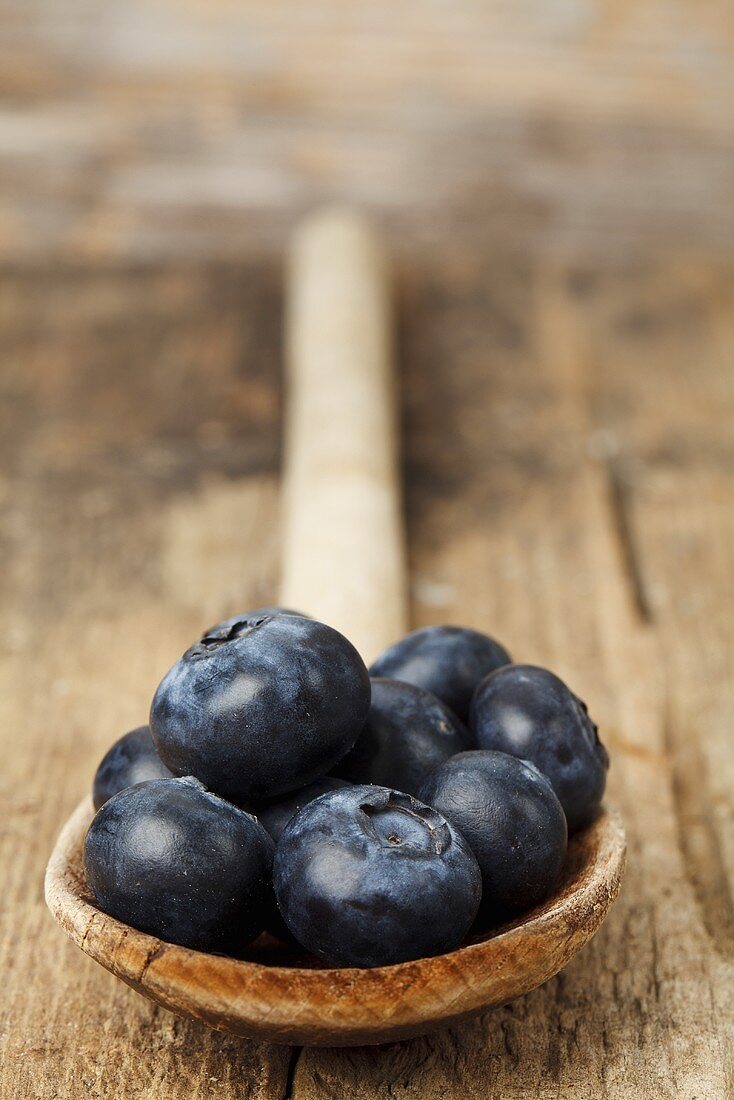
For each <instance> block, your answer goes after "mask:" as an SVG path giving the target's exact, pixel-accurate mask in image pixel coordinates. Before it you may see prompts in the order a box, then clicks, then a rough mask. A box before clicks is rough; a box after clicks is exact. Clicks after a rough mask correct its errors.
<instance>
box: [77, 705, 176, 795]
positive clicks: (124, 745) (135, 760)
mask: <svg viewBox="0 0 734 1100" xmlns="http://www.w3.org/2000/svg"><path fill="white" fill-rule="evenodd" d="M171 774H172V773H171V772H170V771H169V770H168V768H167V767H166V765H165V764H164V763H163V762H162V761H161V759H160V757H159V756H158V753H157V752H156V749H155V745H154V744H153V739H152V737H151V736H150V726H138V728H137V729H134V730H130V732H129V733H126V734H125V735H124V736H123V737H120V738H119V740H118V741H115V743H114V745H113V746H112V747H111V748H110V749H108V750H107V752H106V753H105V755H104V756H103V757H102V760H101V761H100V765H99V767H98V768H97V771H96V772H95V775H94V783H93V784H92V798H93V800H94V808H95V810H98V809H99V808H100V806H103V805H104V803H105V802H106V801H107V799H108V798H112V795H113V794H117V792H118V791H122V790H124V789H125V787H133V786H134V785H135V784H136V783H145V782H147V780H149V779H170V778H171Z"/></svg>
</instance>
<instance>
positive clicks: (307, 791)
mask: <svg viewBox="0 0 734 1100" xmlns="http://www.w3.org/2000/svg"><path fill="white" fill-rule="evenodd" d="M348 786H349V784H348V783H347V782H346V781H345V780H344V779H335V778H332V777H331V776H329V775H326V776H324V778H323V779H317V780H316V782H315V783H309V785H308V786H307V787H301V788H300V790H297V791H291V793H290V794H287V795H285V796H284V797H283V798H278V799H276V801H275V802H263V803H258V804H256V805H254V806H253V807H252V812H253V813H254V814H255V815H256V817H257V819H258V821H259V822H260V823H261V824H262V825H264V826H265V828H266V829H267V830H268V832H269V833H270V835H271V837H272V838H273V840H274V841H275V843H276V844H277V843H278V841H279V840H280V838H281V836H282V833H283V830H284V829H285V827H286V825H287V824H288V822H289V821H290V819H291V818H292V817H295V815H296V814H297V813H298V812H299V810H302V809H303V807H304V806H307V805H308V803H309V802H313V800H314V798H319V797H320V795H322V794H326V793H327V792H328V791H338V790H339V788H340V787H348Z"/></svg>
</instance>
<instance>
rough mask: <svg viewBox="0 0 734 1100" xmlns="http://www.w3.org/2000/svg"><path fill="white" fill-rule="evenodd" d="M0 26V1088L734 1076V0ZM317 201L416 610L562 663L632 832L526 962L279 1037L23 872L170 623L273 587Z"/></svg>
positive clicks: (666, 1082)
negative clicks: (286, 352)
mask: <svg viewBox="0 0 734 1100" xmlns="http://www.w3.org/2000/svg"><path fill="white" fill-rule="evenodd" d="M0 21H1V22H2V30H3V33H2V35H0V95H1V96H2V104H1V109H0V238H1V240H2V257H1V260H2V264H3V265H4V268H3V271H2V272H0V345H1V346H2V370H1V371H0V397H2V400H1V401H0V427H1V428H2V430H0V462H1V463H2V478H0V509H1V512H0V515H1V518H2V523H1V524H0V545H1V546H2V552H3V569H2V570H0V597H1V598H2V601H3V610H4V617H3V622H4V630H3V633H2V637H1V638H0V647H1V649H0V655H1V657H2V661H1V663H0V715H1V716H2V721H1V722H0V746H1V747H2V761H3V769H2V775H0V800H1V802H2V824H1V825H0V867H2V869H3V875H4V878H3V890H2V891H1V892H0V911H1V916H2V919H1V920H0V972H1V973H2V979H3V988H2V996H0V1043H1V1044H2V1059H3V1064H2V1069H1V1070H0V1096H1V1097H2V1098H3V1100H18V1098H21V1100H25V1098H29V1100H36V1098H38V1097H40V1098H42V1100H46V1098H49V1100H50V1098H55V1097H59V1098H62V1100H76V1098H77V1097H78V1096H80V1095H88V1096H90V1097H93V1098H102V1097H109V1096H111V1095H115V1096H120V1097H122V1098H127V1097H146V1098H148V1097H152V1098H157V1097H160V1098H161V1100H163V1098H166V1100H169V1098H178V1097H184V1096H192V1095H193V1096H197V1097H198V1096H201V1097H217V1098H220V1097H222V1098H225V1100H230V1098H231V1100H235V1098H236V1100H240V1098H241V1097H243V1096H247V1097H257V1098H262V1100H276V1098H278V1100H280V1098H282V1097H285V1096H288V1097H299V1098H301V1100H305V1098H308V1100H312V1098H313V1100H315V1098H319V1100H320V1098H325V1097H339V1098H340V1100H348V1098H351V1097H355V1098H359V1100H366V1098H370V1097H386V1096H391V1095H392V1096H398V1097H401V1098H403V1100H410V1098H416V1100H418V1098H420V1100H432V1098H434V1097H435V1098H439V1097H440V1098H441V1100H445V1098H446V1097H456V1098H457V1100H458V1098H463V1097H477V1098H479V1097H481V1098H485V1097H487V1096H489V1095H492V1096H498V1097H508V1098H513V1097H518V1098H519V1097H542V1098H544V1100H545V1098H546V1097H547V1098H550V1097H553V1098H555V1097H557V1096H558V1095H559V1094H560V1095H563V1096H564V1097H567V1098H572V1100H577V1098H578V1100H588V1098H589V1097H596V1096H607V1097H612V1098H615V1100H616V1098H619V1100H627V1098H629V1097H635V1098H636V1097H654V1098H658V1097H670V1098H671V1100H672V1098H676V1100H677V1098H679V1097H682V1098H685V1100H693V1098H694V1097H695V1098H699V1100H700V1098H701V1097H706V1098H708V1097H713V1098H716V1100H718V1098H719V1097H722V1098H725V1097H728V1096H731V1095H732V1091H733V1090H734V1064H733V1062H732V1049H731V1041H730V1036H731V1033H732V1029H733V1028H734V1003H733V1000H734V969H733V964H732V955H731V947H730V944H731V935H730V932H729V929H730V927H731V917H730V914H731V911H732V907H731V897H732V824H731V823H732V816H733V813H734V810H733V809H732V794H731V792H732V789H734V786H733V785H732V782H731V775H732V767H734V754H733V753H732V750H731V739H730V736H729V729H730V714H731V709H732V702H734V700H732V683H734V677H732V662H731V651H732V634H731V631H732V623H733V622H734V613H733V612H734V606H733V605H734V597H733V595H732V588H731V578H732V576H734V538H733V537H732V535H733V534H734V533H733V532H732V519H731V517H732V509H731V500H732V496H733V493H734V444H733V442H732V433H731V418H732V411H733V406H734V385H733V384H732V377H731V362H732V354H733V352H734V334H733V333H732V317H734V231H733V223H732V204H731V201H730V197H731V186H732V179H734V157H733V153H732V129H731V102H732V99H733V96H732V81H733V80H734V65H732V40H733V31H732V24H731V17H730V14H729V12H728V10H727V9H726V7H725V6H724V5H721V4H716V3H710V2H706V0H703V2H701V3H696V4H694V3H692V2H690V0H683V2H681V3H676V4H671V3H666V2H663V0H641V2H640V3H638V4H630V3H625V2H622V0H594V2H592V0H588V2H587V0H583V2H581V3H578V4H573V5H571V4H564V5H548V4H546V3H541V2H540V0H538V2H535V0H533V2H529V3H524V4H520V5H512V4H485V5H481V4H477V5H470V4H468V3H465V2H459V3H455V4H433V5H425V4H420V5H418V4H414V3H407V4H404V5H395V4H387V3H382V2H380V3H376V4H370V5H357V4H354V3H351V2H344V3H342V2H339V3H336V2H334V3H326V0H318V2H317V3H316V4H311V5H303V4H297V3H295V2H293V3H286V4H284V5H280V4H279V5H272V4H271V5H264V4H262V3H256V2H254V0H253V2H246V3H243V4H231V3H228V2H227V0H218V2H217V3H212V4H207V5H203V4H201V3H198V2H192V3H188V4H186V5H184V4H182V3H180V2H179V0H172V2H168V0H154V2H152V3H145V4H143V3H131V4H128V5H125V6H124V7H122V8H119V9H115V11H114V13H113V12H112V11H111V9H110V10H109V11H108V10H107V9H103V7H100V6H95V5H90V4H88V3H82V0H69V2H68V3H66V4H64V5H56V6H53V5H48V4H42V3H40V2H28V3H24V4H22V5H21V4H20V3H19V0H0ZM334 197H337V198H346V199H350V200H363V201H364V202H365V203H366V204H367V205H368V206H369V207H370V208H371V209H372V210H373V211H374V212H375V213H376V214H377V215H378V217H379V218H380V220H381V222H382V223H383V225H384V227H385V229H386V231H387V239H388V244H389V247H390V248H391V250H393V251H394V252H395V253H396V254H397V255H398V258H399V264H400V269H399V279H398V287H399V292H400V310H399V334H400V356H399V361H400V363H401V367H402V378H401V383H402V391H403V427H404V439H405V450H404V468H405V473H406V505H407V510H408V516H409V554H410V574H411V581H412V608H411V612H412V619H413V623H414V624H415V625H419V624H422V623H428V622H431V621H441V620H449V619H452V620H454V621H464V622H467V623H468V624H469V625H475V626H479V627H484V628H486V629H489V630H490V631H493V632H496V633H497V634H498V636H499V637H501V638H502V639H503V640H505V641H506V642H507V644H508V645H509V646H510V647H511V648H512V649H513V652H515V653H516V654H517V655H519V656H523V657H525V658H527V659H529V660H537V661H540V662H546V663H549V664H551V665H552V666H553V667H555V668H557V669H558V671H559V672H561V674H562V675H565V676H566V677H567V678H568V679H569V681H570V682H571V684H572V685H573V686H574V687H575V688H576V689H577V690H579V692H580V693H581V694H582V695H584V696H585V697H586V698H588V700H589V702H590V704H591V705H592V710H593V711H594V712H595V714H596V717H597V720H598V721H599V722H600V725H601V727H602V732H603V734H604V736H605V740H606V741H607V743H608V744H609V747H610V750H611V753H612V770H611V773H610V785H611V798H612V799H613V800H614V802H615V803H617V804H619V805H621V807H622V810H623V814H624V818H625V823H626V825H627V828H628V834H629V841H630V858H629V869H628V873H627V877H626V880H625V886H624V889H623V891H622V894H621V896H620V899H619V901H618V903H617V905H616V906H615V910H614V912H613V913H612V915H611V916H610V919H609V921H608V923H607V925H606V927H605V929H604V930H603V931H602V933H601V934H600V936H599V937H598V938H597V940H596V941H595V942H594V943H593V944H591V945H590V946H589V947H588V948H587V949H585V950H584V951H583V952H582V953H581V955H580V956H579V958H578V959H577V960H576V961H574V962H573V963H572V964H571V965H570V966H569V967H568V968H567V970H566V971H565V972H564V974H563V975H562V976H560V977H558V978H556V979H553V980H552V981H551V982H549V983H548V984H547V985H546V986H544V987H543V988H542V989H541V990H538V991H537V992H535V993H533V994H531V995H529V996H528V997H526V998H523V999H522V1000H521V1001H518V1002H515V1003H514V1004H513V1005H511V1006H508V1008H507V1009H504V1010H501V1011H500V1012H497V1013H492V1014H488V1015H487V1016H486V1017H481V1018H479V1019H478V1020H476V1021H474V1022H471V1023H469V1024H462V1025H461V1026H459V1027H456V1028H452V1029H449V1030H448V1031H447V1032H445V1033H444V1034H442V1035H438V1036H433V1037H430V1038H427V1039H424V1040H413V1041H410V1042H407V1043H402V1044H395V1045H392V1046H389V1047H387V1048H381V1049H372V1050H368V1049H360V1048H356V1049H354V1050H351V1051H333V1052H330V1051H318V1052H317V1051H310V1052H306V1053H303V1054H302V1055H300V1056H299V1055H298V1052H295V1053H294V1055H293V1057H292V1058H289V1056H288V1055H287V1054H286V1053H284V1052H283V1051H282V1050H279V1049H278V1048H276V1047H272V1046H268V1045H267V1044H259V1043H249V1042H239V1041H237V1040H234V1039H229V1038H227V1037H226V1036H221V1035H217V1034H214V1033H212V1032H210V1031H208V1030H207V1029H205V1028H203V1027H198V1026H197V1025H194V1024H186V1023H182V1022H181V1021H178V1020H176V1019H175V1018H174V1017H172V1016H171V1015H170V1014H168V1013H165V1012H163V1011H159V1010H157V1009H155V1008H153V1007H151V1006H149V1005H147V1004H145V1003H144V1002H143V1001H142V999H141V998H139V997H137V996H136V995H135V994H134V993H133V992H132V991H128V990H126V989H125V988H124V987H122V986H121V984H120V983H119V982H116V981H114V980H113V979H112V978H108V976H106V975H105V974H104V973H103V972H102V971H101V970H100V968H99V967H97V966H96V964H94V963H93V962H91V960H89V961H88V960H86V959H85V958H84V957H83V956H82V955H81V954H80V952H79V951H77V950H76V949H75V948H73V946H72V945H70V944H67V943H65V942H64V940H63V938H62V937H60V936H59V934H58V931H57V929H56V928H55V927H54V925H53V923H52V922H51V920H50V919H49V918H48V916H47V914H46V912H45V908H44V906H43V902H42V898H41V879H42V873H43V867H44V864H45V860H46V858H47V856H48V853H49V851H50V848H51V845H52V843H53V839H54V837H55V835H56V833H57V831H58V827H59V824H60V823H61V822H62V821H63V820H65V818H66V817H67V816H68V814H69V813H70V811H71V809H72V808H73V806H74V805H75V804H76V803H77V802H78V800H79V798H80V797H81V796H82V795H83V794H84V793H85V791H86V790H87V787H88V782H89V778H90V775H91V772H92V770H93V768H94V766H95V762H96V760H97V758H98V757H99V756H100V755H101V753H102V752H103V750H104V748H105V747H106V745H107V744H108V743H109V742H110V741H111V740H112V739H113V738H114V737H116V736H118V734H119V733H120V732H121V731H122V730H124V729H126V728H129V727H131V726H133V725H136V724H137V723H138V722H139V721H141V720H142V719H143V717H144V715H145V713H146V710H147V706H148V702H149V698H150V693H151V690H152V686H153V685H154V683H155V682H156V680H157V678H158V676H159V675H160V674H161V673H162V672H163V671H165V668H166V667H167V666H168V664H169V663H170V661H171V660H172V659H173V658H174V657H175V656H176V655H177V654H178V653H179V652H180V651H182V650H183V648H184V647H185V646H186V645H187V644H188V641H189V638H190V636H191V634H192V633H193V632H194V631H195V630H197V629H198V628H199V627H200V626H201V624H202V623H205V624H206V623H209V622H210V621H214V620H215V619H217V618H218V617H219V616H220V614H224V613H228V612H230V611H231V612H234V610H235V609H236V608H238V607H240V606H241V605H242V604H253V603H264V602H266V601H267V600H268V599H269V598H270V597H272V595H273V588H274V584H275V580H276V566H277V561H278V506H279V492H278V455H279V444H280V381H279V369H278V368H279V362H280V348H279V333H280V330H281V324H282V316H281V297H280V287H281V286H282V271H281V262H280V259H279V256H280V252H279V249H280V247H281V245H282V243H283V242H284V240H285V239H286V236H287V233H288V232H289V230H290V228H291V226H292V224H293V223H294V221H295V219H296V218H297V216H298V215H299V214H300V213H301V211H302V210H303V209H304V208H305V207H307V206H310V204H311V203H312V202H314V201H320V200H322V199H324V198H334ZM227 257H229V262H223V261H225V260H226V258H227ZM215 261H216V262H215Z"/></svg>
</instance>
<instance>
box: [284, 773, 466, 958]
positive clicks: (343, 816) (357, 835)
mask: <svg viewBox="0 0 734 1100" xmlns="http://www.w3.org/2000/svg"><path fill="white" fill-rule="evenodd" d="M273 881H274V885H275V893H276V897H277V900H278V905H279V907H280V911H281V913H282V915H283V917H284V919H285V922H286V924H287V925H288V927H289V929H290V931H291V932H292V933H293V935H294V936H295V937H296V939H297V940H298V941H299V942H300V943H302V944H303V946H304V947H306V948H307V949H308V950H309V951H312V952H313V953H314V954H316V955H319V956H320V957H321V958H322V959H324V960H325V961H326V962H327V963H330V964H332V965H336V966H388V965H390V964H392V963H398V962H403V961H405V960H407V959H417V958H421V957H423V956H427V955H437V954H440V953H441V952H443V951H450V950H452V949H453V948H454V947H456V946H457V945H458V944H459V943H460V942H461V940H462V938H463V937H464V935H465V934H466V932H467V931H468V929H469V927H470V926H471V923H472V921H473V919H474V915H475V913H476V911H477V907H478V905H479V900H480V897H481V877H480V874H479V868H478V866H477V862H476V860H475V858H474V856H473V855H472V853H471V851H470V850H469V847H468V845H467V843H466V841H465V840H464V839H463V837H462V836H461V835H460V834H459V833H458V832H457V831H456V829H455V828H454V827H453V826H452V825H450V824H449V823H448V822H447V821H445V820H444V818H443V817H442V816H441V814H439V813H437V812H436V811H435V810H434V809H431V808H430V807H428V806H424V805H422V804H421V803H420V802H418V801H417V800H416V799H415V798H413V797H411V796H410V795H407V794H402V793H399V792H397V791H390V790H388V789H387V788H385V787H367V786H360V787H345V788H343V789H342V790H338V791H332V792H331V793H330V794H324V795H322V796H321V797H320V798H317V799H316V800H315V801H314V802H310V803H309V804H308V806H306V807H305V808H304V809H303V810H301V812H300V813H299V814H296V816H295V817H294V818H292V819H291V821H290V822H289V823H288V825H287V826H286V828H285V830H284V832H283V835H282V837H281V839H280V841H279V843H278V846H277V848H276V852H275V864H274V868H273Z"/></svg>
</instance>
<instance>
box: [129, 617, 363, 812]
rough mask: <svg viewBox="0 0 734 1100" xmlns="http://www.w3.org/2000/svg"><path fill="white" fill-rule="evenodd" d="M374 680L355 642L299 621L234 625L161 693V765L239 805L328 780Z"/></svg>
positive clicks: (187, 662) (177, 671)
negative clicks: (327, 777) (324, 779)
mask: <svg viewBox="0 0 734 1100" xmlns="http://www.w3.org/2000/svg"><path fill="white" fill-rule="evenodd" d="M369 704H370V682H369V677H368V675H367V670H366V668H365V666H364V663H363V661H362V659H361V657H360V656H359V654H358V653H357V651H356V649H355V648H354V646H353V645H352V644H351V643H350V642H348V641H347V639H346V638H345V637H343V635H341V634H339V633H338V632H337V631H336V630H332V628H331V627H329V626H325V625H324V624H323V623H319V622H316V621H315V620H314V619H307V618H304V617H302V616H298V615H282V614H278V615H273V616H265V617H264V618H258V617H255V618H251V619H248V618H247V617H244V618H242V619H237V618H234V619H228V620H227V621H226V623H224V624H220V625H219V626H218V627H216V628H214V629H212V630H211V631H209V632H208V633H207V634H205V635H204V636H203V638H202V639H201V641H200V642H198V643H197V644H196V645H194V646H192V647H191V648H190V649H189V650H187V652H186V653H184V655H183V657H182V658H181V659H180V660H179V661H178V662H177V663H176V664H175V665H174V666H173V668H172V669H171V670H170V672H169V673H168V674H167V676H165V678H164V679H163V681H162V683H161V684H160V686H159V687H158V690H157V691H156V694H155V698H154V699H153V706H152V708H151V712H150V726H151V731H152V734H153V740H154V741H155V744H156V747H157V749H158V753H159V755H160V757H161V760H163V762H164V763H165V764H166V766H167V767H169V768H170V769H171V771H172V772H174V774H176V775H195V776H197V778H199V779H201V781H202V782H203V783H204V784H205V785H206V786H207V787H209V788H210V789H211V790H215V791H217V792H218V793H220V794H223V795H226V796H227V797H229V798H232V799H235V800H245V801H246V800H248V799H265V798H273V797H276V796H277V795H279V794H284V793H286V792H287V791H291V790H295V789H297V788H298V787H303V786H305V785H307V784H308V783H311V782H313V780H314V779H317V778H318V777H320V776H322V775H324V774H325V773H326V772H328V771H329V770H330V768H332V767H333V766H334V765H335V764H336V762H337V761H338V760H339V759H340V758H341V757H342V756H343V755H344V754H345V752H347V750H348V749H350V748H351V746H352V745H353V744H354V742H355V740H356V738H357V736H358V734H359V732H360V730H361V729H362V726H363V725H364V722H365V719H366V717H367V712H368V710H369Z"/></svg>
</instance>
